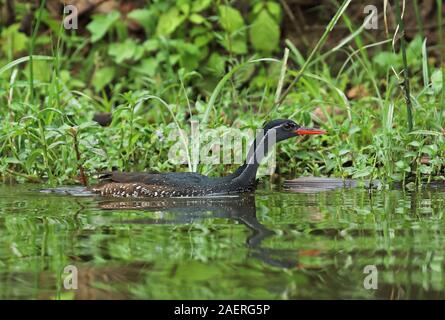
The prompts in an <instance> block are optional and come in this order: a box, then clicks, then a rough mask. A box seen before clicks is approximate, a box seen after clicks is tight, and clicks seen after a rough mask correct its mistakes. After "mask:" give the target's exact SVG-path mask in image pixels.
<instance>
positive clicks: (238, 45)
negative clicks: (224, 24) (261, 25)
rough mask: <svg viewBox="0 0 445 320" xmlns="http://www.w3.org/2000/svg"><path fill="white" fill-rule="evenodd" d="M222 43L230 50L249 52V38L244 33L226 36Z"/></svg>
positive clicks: (236, 52)
mask: <svg viewBox="0 0 445 320" xmlns="http://www.w3.org/2000/svg"><path fill="white" fill-rule="evenodd" d="M221 44H222V45H223V47H224V48H226V49H227V50H228V51H230V52H232V53H235V54H246V53H247V39H246V35H245V34H244V33H241V34H236V35H231V36H228V35H227V36H226V37H224V39H223V40H222V41H221Z"/></svg>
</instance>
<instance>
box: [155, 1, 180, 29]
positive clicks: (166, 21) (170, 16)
mask: <svg viewBox="0 0 445 320" xmlns="http://www.w3.org/2000/svg"><path fill="white" fill-rule="evenodd" d="M184 19H185V16H183V15H181V14H180V12H179V10H178V9H177V8H176V7H173V8H171V9H170V10H168V11H167V12H166V13H164V14H162V15H161V17H160V18H159V21H158V25H157V27H156V34H157V35H160V36H169V35H170V34H172V33H173V32H174V31H175V30H176V28H178V27H179V26H180V25H181V24H182V22H183V21H184Z"/></svg>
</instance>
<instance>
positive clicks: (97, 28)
mask: <svg viewBox="0 0 445 320" xmlns="http://www.w3.org/2000/svg"><path fill="white" fill-rule="evenodd" d="M119 17H120V14H119V12H117V11H115V10H113V11H111V12H109V13H108V14H101V15H94V16H93V21H91V22H90V23H89V24H88V25H87V29H88V31H90V32H91V35H92V36H91V41H92V42H96V41H98V40H100V39H102V38H103V36H104V35H105V34H106V33H107V31H108V30H109V29H110V28H111V27H112V26H113V24H114V23H115V22H116V21H118V20H119Z"/></svg>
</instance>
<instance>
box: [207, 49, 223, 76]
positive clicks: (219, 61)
mask: <svg viewBox="0 0 445 320" xmlns="http://www.w3.org/2000/svg"><path fill="white" fill-rule="evenodd" d="M225 65H226V59H225V58H224V57H223V56H221V55H220V54H219V53H217V52H213V53H212V54H211V55H210V58H209V61H208V62H207V69H208V70H209V71H210V72H211V73H212V74H214V75H216V76H221V75H223V74H224V72H225Z"/></svg>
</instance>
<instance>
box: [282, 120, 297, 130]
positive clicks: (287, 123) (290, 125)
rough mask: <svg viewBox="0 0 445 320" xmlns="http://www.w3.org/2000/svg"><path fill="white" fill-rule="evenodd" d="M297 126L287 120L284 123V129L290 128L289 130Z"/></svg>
mask: <svg viewBox="0 0 445 320" xmlns="http://www.w3.org/2000/svg"><path fill="white" fill-rule="evenodd" d="M295 127H296V126H295V124H294V123H292V122H286V123H285V124H284V125H283V128H284V130H289V131H290V130H293V129H295Z"/></svg>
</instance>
